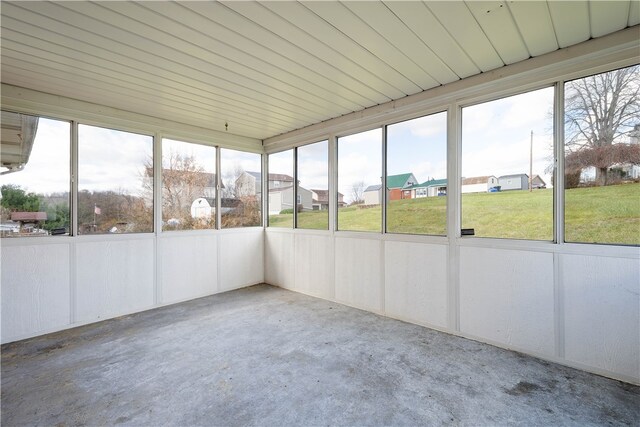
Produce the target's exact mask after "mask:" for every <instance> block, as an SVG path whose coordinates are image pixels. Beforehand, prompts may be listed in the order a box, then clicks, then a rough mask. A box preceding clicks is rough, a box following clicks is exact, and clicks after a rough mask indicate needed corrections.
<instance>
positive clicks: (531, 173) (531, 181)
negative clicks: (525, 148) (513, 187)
mask: <svg viewBox="0 0 640 427" xmlns="http://www.w3.org/2000/svg"><path fill="white" fill-rule="evenodd" d="M531 191H533V131H531V143H529V192H531Z"/></svg>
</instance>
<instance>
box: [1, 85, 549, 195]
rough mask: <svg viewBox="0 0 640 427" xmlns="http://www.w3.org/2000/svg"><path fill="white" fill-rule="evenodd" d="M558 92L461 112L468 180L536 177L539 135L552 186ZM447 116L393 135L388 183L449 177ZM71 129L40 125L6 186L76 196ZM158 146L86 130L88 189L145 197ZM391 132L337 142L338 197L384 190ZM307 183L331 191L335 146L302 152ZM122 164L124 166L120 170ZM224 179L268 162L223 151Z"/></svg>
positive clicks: (397, 128) (279, 159)
mask: <svg viewBox="0 0 640 427" xmlns="http://www.w3.org/2000/svg"><path fill="white" fill-rule="evenodd" d="M552 106H553V88H551V87H550V88H545V89H541V90H537V91H534V92H529V93H525V94H521V95H517V96H512V97H508V98H504V99H500V100H496V101H491V102H485V103H482V104H478V105H474V106H469V107H465V108H463V109H462V176H464V177H472V176H482V175H495V176H500V175H508V174H518V173H526V174H528V173H529V144H530V138H531V131H533V144H534V153H533V163H534V167H533V173H534V175H536V174H539V175H541V176H542V177H543V179H544V180H545V182H546V183H547V186H551V176H550V175H549V174H546V173H545V170H546V169H547V167H548V166H549V164H550V163H551V159H552V157H553V156H552V154H553V152H552V118H551V117H552V115H551V111H552ZM446 127H447V122H446V112H442V113H437V114H432V115H430V116H425V117H421V118H417V119H413V120H408V121H404V122H400V123H396V124H392V125H389V126H388V128H387V129H388V134H387V162H388V165H387V168H388V174H389V175H396V174H401V173H409V172H411V173H413V174H414V175H415V177H416V179H417V180H418V181H419V182H424V181H426V180H428V179H432V178H433V179H443V178H446V169H447V168H446ZM69 135H70V125H69V123H68V122H64V121H58V120H50V119H44V118H41V119H40V121H39V124H38V133H37V135H36V140H35V143H34V147H33V151H32V154H31V157H30V159H29V162H28V163H27V165H26V167H25V170H23V171H21V172H17V173H12V174H7V175H4V176H0V184H7V183H10V184H17V185H20V186H22V187H23V188H26V189H27V190H28V191H33V192H37V193H51V192H65V191H68V189H69V152H70V148H69V139H70V138H69ZM152 144H153V138H152V137H151V136H148V135H139V134H133V133H129V132H122V131H117V130H113V129H106V128H99V127H94V126H88V125H79V179H80V181H79V188H80V189H81V190H82V189H87V190H91V191H96V190H118V189H125V190H127V191H128V192H129V193H130V194H139V193H140V192H141V191H142V180H141V178H140V177H141V175H142V173H143V170H144V164H145V161H146V160H147V159H149V158H150V156H151V154H152ZM167 149H174V150H180V151H181V152H185V153H188V154H194V155H196V157H198V158H200V157H201V156H206V157H208V159H207V160H206V161H201V162H200V163H201V165H202V166H203V167H204V168H205V169H206V170H207V171H211V172H213V171H214V165H215V157H213V158H211V157H210V156H211V155H210V150H211V148H210V147H208V146H202V145H198V144H187V143H182V142H179V141H173V140H166V139H165V140H164V146H163V150H165V151H166V150H167ZM381 150H382V129H381V128H376V129H372V130H370V131H366V132H361V133H357V134H354V135H348V136H344V137H341V138H339V139H338V168H339V169H338V173H339V177H338V191H340V192H341V193H343V194H344V195H345V201H350V193H351V192H352V191H351V187H352V185H353V183H355V182H358V181H364V182H365V184H366V186H369V185H374V184H380V183H381V179H380V176H381V169H382V168H381V162H382V153H381ZM298 156H299V164H300V168H299V180H300V184H301V185H302V186H303V187H305V188H318V189H324V188H327V187H328V185H327V171H328V167H327V159H328V143H327V141H321V142H319V143H315V144H310V145H306V146H303V147H299V149H298ZM114 162H117V164H114ZM269 164H270V170H271V172H272V173H274V172H275V173H286V174H288V175H293V154H292V150H287V151H286V152H283V153H277V154H274V155H270V156H269ZM221 165H222V171H221V172H222V177H223V179H224V177H225V176H228V175H230V174H233V173H234V172H235V171H236V170H237V169H242V170H246V171H254V172H259V171H260V168H261V162H260V157H259V155H257V154H255V153H246V152H241V151H237V150H231V149H224V148H223V149H221Z"/></svg>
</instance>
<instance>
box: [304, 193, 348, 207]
mask: <svg viewBox="0 0 640 427" xmlns="http://www.w3.org/2000/svg"><path fill="white" fill-rule="evenodd" d="M311 196H312V202H311V204H312V208H313V210H314V211H324V210H328V209H329V190H311ZM345 205H346V203H345V202H344V195H343V194H342V193H340V192H338V207H339V208H342V207H344V206H345Z"/></svg>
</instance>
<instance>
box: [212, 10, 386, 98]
mask: <svg viewBox="0 0 640 427" xmlns="http://www.w3.org/2000/svg"><path fill="white" fill-rule="evenodd" d="M222 4H223V5H224V6H226V7H228V8H230V9H232V10H234V11H235V12H236V13H240V12H239V11H238V10H236V9H234V6H235V7H240V6H244V5H247V4H253V3H248V2H223V3H222ZM252 7H253V6H252ZM255 7H261V8H263V9H264V12H262V13H263V15H262V16H266V15H267V14H270V15H271V16H274V17H276V19H279V20H281V21H284V22H286V24H287V25H289V26H290V27H293V28H295V29H297V30H298V31H299V32H301V33H303V34H305V35H306V36H307V37H308V38H309V39H311V40H313V41H315V42H316V43H317V44H316V46H317V45H321V46H324V47H325V48H327V49H329V50H330V51H331V52H332V53H333V55H336V56H340V57H342V58H344V59H345V60H349V61H350V59H349V58H347V57H346V56H344V55H342V54H341V53H339V52H338V51H336V50H335V49H333V48H332V47H330V46H328V45H326V44H324V43H322V42H321V41H320V40H318V39H317V38H315V37H313V35H311V34H309V33H307V32H306V31H304V30H303V29H302V28H300V27H298V26H296V25H295V24H294V23H293V22H291V21H289V20H287V19H285V18H283V17H282V16H280V15H278V14H277V13H275V12H273V11H272V10H270V9H269V8H267V7H266V6H265V5H264V4H263V3H257V4H256V6H255ZM242 16H244V17H245V18H247V19H250V20H251V21H252V22H253V23H254V24H255V25H257V26H260V27H261V28H263V29H264V30H266V31H269V32H271V33H273V34H274V35H275V36H277V37H279V38H280V39H282V40H284V41H286V42H288V43H290V44H292V45H293V46H295V47H296V48H298V49H300V50H303V51H305V52H306V53H307V54H309V55H310V56H312V57H314V58H315V59H316V60H317V61H319V62H323V63H325V64H326V65H327V66H329V67H331V68H332V69H333V70H334V71H335V72H336V73H340V74H342V75H344V76H345V77H346V78H348V79H349V80H350V81H351V82H355V83H357V84H359V85H362V86H364V87H366V88H367V89H369V90H370V91H372V92H375V93H376V94H377V96H378V97H380V96H382V97H385V98H387V99H391V98H389V97H388V96H387V95H385V94H384V93H382V92H381V91H379V90H378V89H376V88H374V87H372V86H371V85H369V84H366V83H364V81H362V79H360V78H355V77H354V76H353V75H351V74H350V73H347V72H346V71H344V70H343V69H341V68H339V67H337V66H335V64H333V63H332V62H331V61H327V60H324V59H322V58H321V57H319V56H318V55H316V54H315V53H314V52H313V51H311V50H309V49H306V48H304V47H302V46H301V45H300V44H298V43H296V40H295V38H294V39H288V38H286V37H284V36H283V35H282V34H280V32H276V30H277V29H278V28H280V27H279V26H278V25H274V26H273V27H271V26H265V24H263V23H261V22H258V21H256V20H255V18H254V17H249V16H247V15H244V14H243V15H242ZM350 62H352V61H350ZM352 64H353V65H358V64H356V63H355V62H352ZM360 71H361V72H367V70H366V69H364V68H362V67H360V69H359V72H360ZM372 76H373V74H372ZM381 82H382V81H381ZM340 85H341V86H342V87H345V86H344V85H342V84H340ZM347 89H349V90H351V91H354V89H352V88H347ZM360 96H363V97H364V96H365V95H364V94H362V93H360ZM369 101H370V103H377V102H379V101H378V100H376V99H369ZM368 105H370V104H368Z"/></svg>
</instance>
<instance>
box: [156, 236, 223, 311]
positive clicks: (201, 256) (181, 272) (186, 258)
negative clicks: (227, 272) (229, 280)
mask: <svg viewBox="0 0 640 427" xmlns="http://www.w3.org/2000/svg"><path fill="white" fill-rule="evenodd" d="M217 254H218V241H217V236H216V235H206V236H204V235H202V236H190V235H175V236H173V235H171V236H163V237H162V238H161V239H160V254H159V258H158V261H159V262H160V268H161V271H162V286H161V287H160V290H161V292H160V301H159V302H160V303H161V304H167V303H171V302H176V301H183V300H186V299H190V298H197V297H201V296H204V295H211V294H214V293H216V292H217V290H218V278H217V274H218V269H217V264H218V262H217V261H218V258H217V256H218V255H217Z"/></svg>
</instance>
